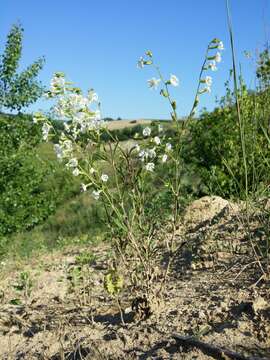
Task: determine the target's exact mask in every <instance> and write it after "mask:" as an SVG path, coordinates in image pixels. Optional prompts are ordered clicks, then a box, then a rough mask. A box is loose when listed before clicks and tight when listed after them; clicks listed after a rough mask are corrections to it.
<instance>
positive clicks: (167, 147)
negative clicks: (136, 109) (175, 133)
mask: <svg viewBox="0 0 270 360" xmlns="http://www.w3.org/2000/svg"><path fill="white" fill-rule="evenodd" d="M162 131H163V127H162V126H161V125H158V132H159V133H162ZM151 133H152V130H151V128H150V127H149V126H147V127H145V128H144V129H143V131H142V135H143V137H144V138H149V141H148V142H147V143H146V144H144V145H145V146H142V145H141V146H140V145H139V144H135V145H134V149H135V150H136V151H137V153H138V159H139V160H140V162H141V163H142V165H143V168H144V169H145V170H146V171H148V172H153V171H154V169H155V165H156V163H157V162H158V160H160V161H161V163H165V162H166V161H167V160H168V153H169V152H170V151H171V150H172V145H171V144H170V143H165V142H164V140H165V138H164V137H162V136H153V137H150V136H151ZM161 135H162V134H161Z"/></svg>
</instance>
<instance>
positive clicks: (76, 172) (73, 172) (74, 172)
mask: <svg viewBox="0 0 270 360" xmlns="http://www.w3.org/2000/svg"><path fill="white" fill-rule="evenodd" d="M72 174H73V175H74V176H78V175H80V170H79V169H78V168H75V169H74V170H73V171H72Z"/></svg>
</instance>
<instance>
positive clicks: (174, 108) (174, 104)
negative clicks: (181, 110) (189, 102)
mask: <svg viewBox="0 0 270 360" xmlns="http://www.w3.org/2000/svg"><path fill="white" fill-rule="evenodd" d="M172 108H173V110H176V101H174V100H173V101H172Z"/></svg>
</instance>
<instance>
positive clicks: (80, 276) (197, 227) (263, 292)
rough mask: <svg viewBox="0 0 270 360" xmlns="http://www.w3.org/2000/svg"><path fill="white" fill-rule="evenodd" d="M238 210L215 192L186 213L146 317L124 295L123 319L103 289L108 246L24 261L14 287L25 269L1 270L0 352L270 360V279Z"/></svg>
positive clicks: (8, 355)
mask: <svg viewBox="0 0 270 360" xmlns="http://www.w3.org/2000/svg"><path fill="white" fill-rule="evenodd" d="M239 211H240V210H239V206H234V205H232V204H229V203H228V202H227V201H225V200H223V199H220V198H216V197H214V198H203V199H201V200H198V201H197V202H194V203H193V204H192V205H191V206H190V207H189V208H188V209H187V211H186V214H185V216H184V218H183V224H184V225H183V226H182V227H179V230H178V241H179V244H180V243H181V241H182V239H183V238H184V239H185V241H187V243H186V246H184V247H182V248H181V251H179V254H178V256H177V258H176V261H175V263H174V271H173V273H172V274H171V276H170V279H169V282H168V287H167V291H166V294H165V299H164V301H163V302H162V303H161V304H162V305H160V308H159V309H158V311H157V313H156V314H155V315H154V316H152V317H150V318H149V319H147V320H144V321H138V320H135V317H134V313H133V312H132V311H130V309H128V308H129V307H130V303H129V299H130V297H131V298H132V294H127V297H126V299H124V301H123V308H124V309H126V312H125V314H124V320H125V325H123V324H122V323H121V319H120V314H119V310H118V308H117V306H116V305H115V301H113V299H110V298H108V296H107V294H106V293H105V290H104V288H103V277H104V274H105V272H106V261H107V247H106V245H104V244H103V245H100V246H98V247H96V248H91V249H81V250H80V253H85V251H86V250H87V251H90V250H91V252H93V253H94V254H95V255H96V259H95V260H93V261H92V260H91V261H90V263H86V264H82V263H80V262H78V250H76V249H69V250H67V251H65V252H62V253H54V254H51V255H47V256H43V257H40V258H37V259H33V260H32V261H31V263H29V264H25V265H24V267H23V271H24V272H27V271H28V272H29V276H30V278H29V279H28V282H27V281H26V285H25V286H24V288H23V290H20V291H18V287H20V285H21V280H20V276H21V275H20V274H21V269H20V270H14V271H13V272H12V273H9V274H8V275H6V276H2V280H1V282H0V289H1V308H0V358H1V359H3V360H4V359H30V360H31V359H50V360H58V359H59V360H62V359H70V360H71V359H126V360H128V359H141V360H142V359H251V358H253V359H255V358H257V359H270V290H269V284H270V279H269V277H267V276H263V277H261V273H260V272H259V269H258V267H257V266H256V264H255V263H254V259H253V258H252V254H250V246H248V242H247V239H246V238H245V236H244V232H243V228H242V226H243V225H242V224H241V221H240V217H239ZM255 228H256V223H255V222H254V224H253V229H254V231H255ZM78 268H79V271H78ZM3 274H4V273H2V275H3ZM258 280H259V281H258ZM28 288H29V289H30V290H31V291H27V289H28ZM15 299H17V300H15ZM12 300H13V301H12ZM11 301H12V302H13V304H11ZM16 303H17V304H16ZM175 334H178V335H180V336H185V337H186V338H185V339H186V340H187V341H186V342H183V341H180V340H179V339H177V338H175ZM189 340H192V341H195V343H196V344H195V345H194V343H192V345H190V343H189ZM198 341H201V342H203V343H204V345H205V344H206V346H204V347H203V346H202V344H201V343H199V342H198ZM214 346H215V347H218V348H219V349H222V351H223V354H222V355H221V353H219V354H217V353H215V351H211V347H212V350H213V347H214ZM222 351H221V352H222ZM226 351H231V352H235V353H236V354H235V353H234V354H233V353H230V354H231V355H228V352H226ZM235 356H239V357H235Z"/></svg>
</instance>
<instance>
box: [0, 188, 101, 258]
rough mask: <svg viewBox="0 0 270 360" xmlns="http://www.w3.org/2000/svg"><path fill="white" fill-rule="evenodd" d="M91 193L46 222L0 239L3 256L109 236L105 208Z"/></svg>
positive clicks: (49, 249)
mask: <svg viewBox="0 0 270 360" xmlns="http://www.w3.org/2000/svg"><path fill="white" fill-rule="evenodd" d="M93 202H94V200H92V199H91V195H90V194H87V193H83V194H80V195H78V196H76V197H74V198H73V199H72V200H69V201H67V202H65V203H64V204H63V205H61V206H60V207H59V208H58V210H57V211H56V213H55V214H53V215H51V216H50V217H49V218H48V219H47V220H46V221H45V222H44V223H43V224H42V225H38V226H36V227H35V228H34V229H32V230H31V231H25V232H21V233H16V234H12V235H10V236H9V237H5V238H2V239H0V256H1V258H2V259H4V258H5V259H6V258H13V259H17V258H25V257H31V256H33V255H34V254H39V253H44V252H45V253H46V252H48V251H52V250H55V249H60V248H64V247H66V246H70V245H78V246H80V245H87V244H93V243H97V242H100V241H103V240H104V239H105V235H106V232H105V227H104V225H103V223H102V221H101V215H102V209H101V208H100V206H99V205H98V203H93Z"/></svg>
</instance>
